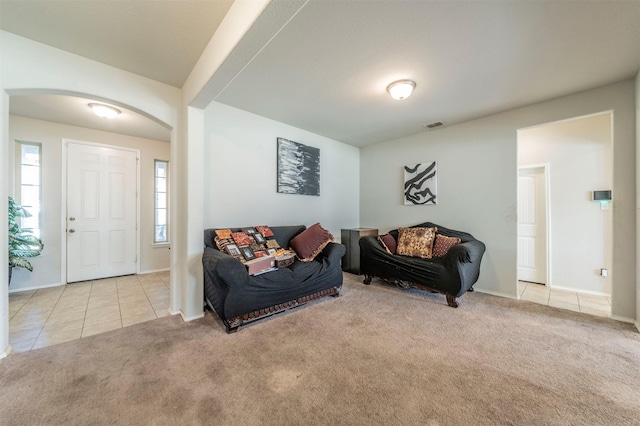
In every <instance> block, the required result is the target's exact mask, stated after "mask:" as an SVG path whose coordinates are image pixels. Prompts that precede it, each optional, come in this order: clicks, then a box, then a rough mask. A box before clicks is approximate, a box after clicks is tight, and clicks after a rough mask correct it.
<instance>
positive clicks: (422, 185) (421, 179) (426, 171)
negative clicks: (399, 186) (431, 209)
mask: <svg viewBox="0 0 640 426" xmlns="http://www.w3.org/2000/svg"><path fill="white" fill-rule="evenodd" d="M436 172H437V165H436V162H435V161H433V162H427V163H420V164H414V165H413V166H404V204H405V205H408V206H413V205H420V204H436V201H437V200H436V193H437V186H436V178H437V173H436Z"/></svg>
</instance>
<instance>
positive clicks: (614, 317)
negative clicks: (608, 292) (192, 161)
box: [609, 315, 638, 327]
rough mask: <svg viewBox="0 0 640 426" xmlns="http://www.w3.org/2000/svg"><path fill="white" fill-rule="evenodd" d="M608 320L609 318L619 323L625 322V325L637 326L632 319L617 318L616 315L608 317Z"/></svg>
mask: <svg viewBox="0 0 640 426" xmlns="http://www.w3.org/2000/svg"><path fill="white" fill-rule="evenodd" d="M609 318H611V319H612V320H616V321H620V322H626V323H627V324H634V325H635V326H636V327H637V326H638V323H637V322H636V320H634V319H632V318H627V317H619V316H617V315H609Z"/></svg>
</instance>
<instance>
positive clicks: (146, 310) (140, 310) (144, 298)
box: [9, 272, 169, 352]
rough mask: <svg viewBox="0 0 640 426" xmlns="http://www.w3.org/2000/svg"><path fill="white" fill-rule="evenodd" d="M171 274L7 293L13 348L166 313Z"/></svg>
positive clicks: (43, 343)
mask: <svg viewBox="0 0 640 426" xmlns="http://www.w3.org/2000/svg"><path fill="white" fill-rule="evenodd" d="M168 311H169V272H158V273H152V274H144V275H129V276H125V277H117V278H107V279H102V280H95V281H86V282H81V283H73V284H67V285H64V286H59V287H51V288H45V289H40V290H32V291H24V292H17V293H11V294H9V344H10V345H11V349H12V351H14V352H26V351H29V350H31V349H37V348H42V347H45V346H51V345H55V344H56V343H62V342H66V341H69V340H73V339H79V338H82V337H86V336H91V335H93V334H97V333H103V332H105V331H109V330H113V329H116V328H122V327H126V326H128V325H132V324H136V323H139V322H144V321H149V320H152V319H156V318H160V317H163V316H166V315H169V312H168Z"/></svg>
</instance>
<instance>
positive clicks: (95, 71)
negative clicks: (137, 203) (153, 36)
mask: <svg viewBox="0 0 640 426" xmlns="http://www.w3.org/2000/svg"><path fill="white" fill-rule="evenodd" d="M0 39H1V40H2V43H1V45H0V49H1V50H0V67H1V70H0V75H1V77H2V80H1V84H2V86H1V88H0V92H1V95H2V96H3V97H5V98H6V104H5V103H3V109H2V111H1V112H2V113H3V117H2V121H3V122H6V123H7V124H8V102H9V100H8V98H7V97H6V95H7V94H9V95H17V94H24V93H62V94H76V95H80V96H83V95H87V96H89V97H95V98H98V99H103V100H105V101H107V100H108V101H109V102H110V103H113V104H115V105H122V106H124V107H126V108H129V109H131V108H133V109H136V110H138V111H141V112H142V113H145V114H147V115H148V116H151V117H154V118H155V119H156V120H158V121H160V122H163V123H165V124H166V125H167V126H169V127H171V128H172V129H173V131H172V142H173V144H172V146H173V145H174V144H175V146H178V144H179V142H178V141H177V140H176V135H179V134H180V128H181V127H180V124H181V123H180V118H181V117H180V111H181V108H182V100H181V90H180V89H178V88H175V87H171V86H168V85H166V84H163V83H159V82H157V81H153V80H150V79H148V78H145V77H141V76H138V75H135V74H132V73H130V72H126V71H123V70H119V69H117V68H114V67H110V66H108V65H105V64H102V63H99V62H95V61H91V60H88V59H86V58H83V57H81V56H78V55H74V54H71V53H68V52H64V51H62V50H59V49H55V48H52V47H50V46H46V45H44V44H41V43H37V42H34V41H31V40H28V39H25V38H23V37H20V36H17V35H15V34H11V33H7V32H4V31H2V34H1V35H0ZM0 136H1V137H2V140H1V141H0V143H1V144H2V152H3V153H4V152H7V149H8V144H9V137H8V132H6V131H3V133H2V135H0ZM3 160H4V157H3ZM0 173H2V174H3V178H6V177H7V176H6V174H7V173H9V171H8V170H7V169H4V168H3V170H2V171H0ZM8 191H9V190H8V187H7V185H5V184H3V185H0V196H1V198H2V201H0V203H6V201H5V200H6V196H7V195H8V194H9V192H8ZM176 191H179V188H178V189H176ZM176 191H174V195H175V192H176ZM0 205H2V204H0ZM2 210H3V211H2V212H1V213H0V218H1V217H2V216H4V215H6V213H5V211H6V209H2ZM4 217H6V216H4ZM173 219H174V222H173V224H175V221H176V220H177V221H181V220H184V219H182V218H181V216H180V215H174V216H173ZM172 236H173V233H172ZM3 250H6V249H3ZM5 253H6V252H5ZM175 256H176V254H172V257H175ZM178 261H179V260H176V262H178ZM2 268H5V267H4V266H3V267H2ZM2 271H4V269H0V272H2ZM1 275H2V276H0V283H4V282H5V279H6V278H4V277H6V273H3V274H1ZM171 280H172V288H176V287H178V286H180V285H182V282H181V280H180V279H179V277H175V276H174V274H172V276H171ZM5 288H6V287H5ZM4 291H5V290H3V291H2V293H0V296H2V295H3V294H4ZM2 299H3V301H2V302H1V303H5V302H4V300H6V296H2ZM180 303H181V301H180V300H177V301H176V298H175V292H172V299H171V307H172V311H174V312H175V311H176V310H178V309H180V308H181V306H180V305H179V304H180ZM8 322H9V317H8V312H3V311H2V309H0V353H2V352H1V351H2V347H3V346H4V347H6V346H7V345H8V335H7V336H3V335H2V330H4V328H5V327H8Z"/></svg>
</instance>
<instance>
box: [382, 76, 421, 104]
mask: <svg viewBox="0 0 640 426" xmlns="http://www.w3.org/2000/svg"><path fill="white" fill-rule="evenodd" d="M415 88H416V82H415V81H413V80H398V81H394V82H393V83H391V84H390V85H388V86H387V92H389V94H390V95H391V97H392V98H393V99H397V100H399V101H401V100H403V99H407V98H408V97H409V96H411V93H412V92H413V89H415Z"/></svg>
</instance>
